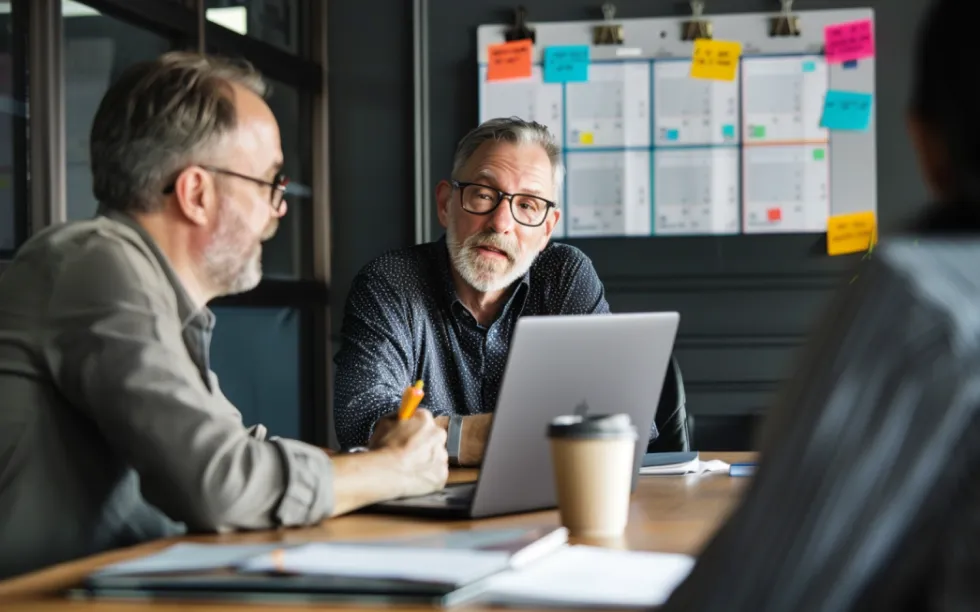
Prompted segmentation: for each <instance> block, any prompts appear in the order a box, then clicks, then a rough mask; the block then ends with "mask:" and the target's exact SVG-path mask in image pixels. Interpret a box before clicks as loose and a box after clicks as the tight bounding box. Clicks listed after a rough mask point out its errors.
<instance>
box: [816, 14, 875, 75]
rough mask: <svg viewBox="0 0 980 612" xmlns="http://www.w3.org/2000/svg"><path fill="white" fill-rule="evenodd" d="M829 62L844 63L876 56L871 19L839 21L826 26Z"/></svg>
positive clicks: (825, 38)
mask: <svg viewBox="0 0 980 612" xmlns="http://www.w3.org/2000/svg"><path fill="white" fill-rule="evenodd" d="M823 36H824V53H825V54H826V55H827V63H828V64H842V63H844V62H851V61H854V60H859V59H864V58H866V57H874V56H875V34H874V24H873V23H872V22H871V20H870V19H862V20H860V21H849V22H847V23H838V24H834V25H829V26H827V27H825V28H824V31H823Z"/></svg>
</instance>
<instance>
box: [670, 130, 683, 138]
mask: <svg viewBox="0 0 980 612" xmlns="http://www.w3.org/2000/svg"><path fill="white" fill-rule="evenodd" d="M680 137H681V133H680V132H679V131H678V130H667V140H677V139H678V138H680Z"/></svg>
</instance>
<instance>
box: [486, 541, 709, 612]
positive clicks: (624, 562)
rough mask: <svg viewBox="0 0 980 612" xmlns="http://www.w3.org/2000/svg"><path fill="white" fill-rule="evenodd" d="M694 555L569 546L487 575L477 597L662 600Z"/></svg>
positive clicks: (578, 603)
mask: <svg viewBox="0 0 980 612" xmlns="http://www.w3.org/2000/svg"><path fill="white" fill-rule="evenodd" d="M693 566H694V558H693V557H689V556H687V555H676V554H667V553H653V552H634V551H624V550H615V549H607V548H598V547H592V546H569V547H567V548H564V549H562V550H560V551H558V552H556V553H554V554H553V555H550V556H548V557H547V558H545V559H542V560H540V561H538V562H536V563H533V564H531V565H529V566H527V567H525V568H524V569H522V570H518V571H509V572H505V573H503V574H498V575H496V576H493V577H491V578H489V579H488V580H487V581H486V583H485V585H484V591H483V594H482V595H480V597H479V600H480V601H482V602H486V603H491V604H496V605H506V606H554V607H585V606H595V607H603V608H610V607H617V608H619V607H624V608H650V607H652V606H659V605H661V604H663V603H664V602H665V601H666V600H667V598H668V597H670V594H671V593H672V592H673V591H674V589H675V588H676V587H677V585H679V584H680V583H681V582H682V581H683V580H684V579H685V578H686V577H687V575H688V574H689V573H690V571H691V568H692V567H693Z"/></svg>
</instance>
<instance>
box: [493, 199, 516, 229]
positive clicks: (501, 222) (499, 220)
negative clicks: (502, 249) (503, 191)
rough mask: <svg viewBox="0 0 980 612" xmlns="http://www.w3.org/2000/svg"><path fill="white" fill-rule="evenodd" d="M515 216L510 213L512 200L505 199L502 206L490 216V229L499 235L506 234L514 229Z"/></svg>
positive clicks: (501, 203)
mask: <svg viewBox="0 0 980 612" xmlns="http://www.w3.org/2000/svg"><path fill="white" fill-rule="evenodd" d="M514 223H515V221H514V215H513V214H512V213H511V212H510V199H509V198H506V197H505V198H504V199H503V200H501V201H500V206H498V207H497V209H496V210H494V211H493V213H492V214H491V215H490V227H491V228H493V229H494V230H495V231H496V232H497V233H498V234H506V233H508V232H510V231H511V230H512V229H514Z"/></svg>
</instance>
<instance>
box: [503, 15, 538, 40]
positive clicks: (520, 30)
mask: <svg viewBox="0 0 980 612" xmlns="http://www.w3.org/2000/svg"><path fill="white" fill-rule="evenodd" d="M504 38H505V39H506V40H507V42H512V41H515V40H525V39H530V40H531V42H532V43H534V42H536V41H535V39H534V38H535V32H534V28H531V27H528V25H527V9H525V8H524V7H523V6H519V7H517V9H515V10H514V27H513V28H511V29H509V30H507V32H505V33H504Z"/></svg>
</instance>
